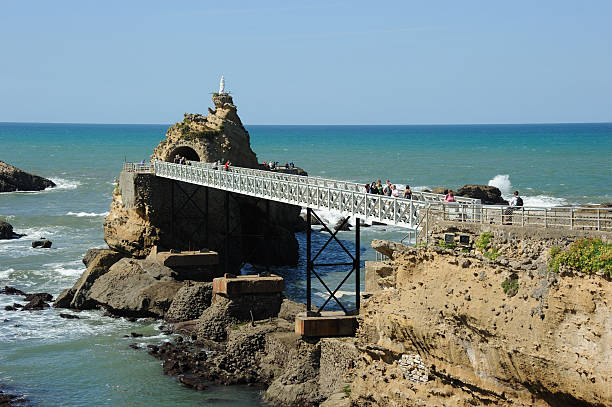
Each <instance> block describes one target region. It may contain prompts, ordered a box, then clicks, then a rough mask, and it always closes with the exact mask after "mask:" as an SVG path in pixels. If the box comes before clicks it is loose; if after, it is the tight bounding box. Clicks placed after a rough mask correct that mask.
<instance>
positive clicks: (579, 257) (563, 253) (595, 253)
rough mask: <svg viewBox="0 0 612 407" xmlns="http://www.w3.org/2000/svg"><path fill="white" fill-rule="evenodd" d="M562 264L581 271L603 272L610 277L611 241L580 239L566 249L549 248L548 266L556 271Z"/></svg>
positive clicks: (611, 270) (611, 274)
mask: <svg viewBox="0 0 612 407" xmlns="http://www.w3.org/2000/svg"><path fill="white" fill-rule="evenodd" d="M562 266H564V267H568V268H570V269H572V270H575V271H579V272H582V273H587V274H593V273H598V272H603V273H604V274H605V275H607V276H609V277H612V243H605V242H603V241H602V240H601V239H581V240H578V241H576V242H574V243H572V245H571V246H570V247H569V248H568V249H567V250H561V249H559V248H558V247H553V248H551V249H550V261H549V263H548V268H549V270H551V271H554V272H556V273H558V272H559V269H560V268H561V267H562Z"/></svg>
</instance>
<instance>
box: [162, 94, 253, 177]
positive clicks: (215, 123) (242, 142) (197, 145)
mask: <svg viewBox="0 0 612 407" xmlns="http://www.w3.org/2000/svg"><path fill="white" fill-rule="evenodd" d="M213 103H214V105H215V110H212V109H210V108H209V114H208V115H207V116H203V115H201V114H187V113H186V114H185V119H184V120H183V121H182V122H180V123H176V124H175V125H173V126H172V127H170V128H169V129H168V132H167V133H166V139H165V140H163V141H162V142H161V143H160V144H159V145H158V146H157V147H156V148H155V150H154V151H153V156H152V158H154V159H158V160H162V161H173V159H174V157H175V155H176V154H179V155H181V156H184V157H186V158H187V159H190V160H194V161H205V162H214V161H217V160H224V161H227V160H230V161H231V162H232V164H233V165H236V166H240V167H248V168H257V157H256V155H255V153H254V152H253V150H251V145H250V143H251V141H250V136H249V133H248V131H246V129H245V128H244V126H243V125H242V121H241V120H240V117H238V113H237V108H236V106H235V105H234V101H233V100H232V97H231V96H230V95H227V94H222V95H214V96H213ZM194 153H195V155H193V154H194Z"/></svg>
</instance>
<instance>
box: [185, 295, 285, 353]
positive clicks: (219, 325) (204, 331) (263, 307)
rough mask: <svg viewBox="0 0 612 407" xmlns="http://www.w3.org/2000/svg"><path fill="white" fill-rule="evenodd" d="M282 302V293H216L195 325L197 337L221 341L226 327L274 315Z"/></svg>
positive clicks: (225, 333) (225, 336)
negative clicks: (229, 294)
mask: <svg viewBox="0 0 612 407" xmlns="http://www.w3.org/2000/svg"><path fill="white" fill-rule="evenodd" d="M282 302H283V297H282V294H280V293H273V294H250V295H241V296H237V297H229V298H228V297H225V296H223V295H220V294H216V295H215V296H214V298H213V301H212V304H211V305H210V307H208V308H206V309H205V310H204V312H203V313H202V315H201V316H200V318H199V319H198V323H197V326H196V333H197V337H198V339H208V340H213V341H217V342H218V341H223V340H225V339H226V338H227V331H226V329H227V327H228V326H230V325H233V324H237V323H241V322H248V321H258V320H261V319H267V318H273V317H276V316H277V315H278V313H279V311H280V309H281V304H282Z"/></svg>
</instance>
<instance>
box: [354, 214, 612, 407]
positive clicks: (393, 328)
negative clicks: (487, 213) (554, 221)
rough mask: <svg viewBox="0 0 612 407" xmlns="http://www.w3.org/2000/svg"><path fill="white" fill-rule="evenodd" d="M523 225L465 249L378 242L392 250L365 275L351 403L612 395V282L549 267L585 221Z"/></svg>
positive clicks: (550, 402)
mask: <svg viewBox="0 0 612 407" xmlns="http://www.w3.org/2000/svg"><path fill="white" fill-rule="evenodd" d="M477 227H478V226H477V225H465V226H461V225H459V226H456V227H454V228H448V227H447V228H440V230H439V231H435V232H434V233H443V232H449V231H450V232H451V233H452V232H455V233H468V234H472V236H473V238H474V237H477V236H478V231H477V230H476V228H477ZM487 228H489V227H488V226H487ZM516 229H519V228H512V227H502V228H493V227H491V228H489V229H487V235H486V237H487V239H489V240H490V241H489V242H488V243H487V244H486V247H485V245H484V244H481V245H480V246H481V248H482V250H480V249H479V250H476V251H474V250H472V251H470V252H465V251H460V250H459V249H457V250H456V251H455V250H450V249H446V248H441V247H435V246H434V247H428V248H418V249H415V248H410V247H407V246H403V245H399V244H393V243H390V242H387V243H385V242H383V241H375V242H374V244H373V246H375V247H376V248H377V250H379V251H380V252H382V253H385V254H387V255H389V256H390V258H391V260H390V261H388V262H386V263H385V264H384V265H377V267H374V268H373V269H372V271H373V272H374V274H375V277H374V280H375V281H367V282H366V284H368V285H369V287H368V289H369V290H371V291H372V293H371V294H370V297H369V299H367V300H365V301H364V305H363V310H362V313H361V314H362V321H361V324H360V328H359V332H358V344H357V347H358V349H360V350H361V362H360V363H359V365H358V368H357V371H356V372H355V380H354V381H353V383H351V386H350V389H351V394H350V398H351V402H352V404H351V405H354V406H372V405H379V406H397V405H402V406H441V405H447V406H451V405H452V406H458V405H466V406H467V405H500V406H506V405H513V406H559V407H561V406H610V405H612V391H611V389H612V382H611V381H612V368H611V366H612V348H611V347H610V344H611V343H612V337H611V336H610V333H611V332H612V319H611V318H610V315H612V312H611V311H612V310H611V306H612V304H611V303H610V300H611V299H612V286H611V284H610V282H609V281H607V280H606V279H604V278H602V277H600V276H597V275H591V276H585V275H583V276H570V275H569V274H568V275H565V276H564V275H559V274H556V273H554V272H550V271H549V268H548V258H549V248H550V247H553V246H554V247H560V248H563V247H565V246H566V245H568V244H569V242H571V241H573V240H575V239H577V238H579V237H581V236H582V235H584V232H581V233H580V232H579V233H575V232H560V231H545V230H542V231H538V232H537V233H532V234H530V231H529V230H526V229H519V230H516ZM488 233H490V235H489V234H488ZM607 238H608V240H610V236H609V234H608V236H607ZM432 240H433V241H437V239H432ZM492 253H493V254H494V255H491V254H492ZM482 254H487V256H483V255H482Z"/></svg>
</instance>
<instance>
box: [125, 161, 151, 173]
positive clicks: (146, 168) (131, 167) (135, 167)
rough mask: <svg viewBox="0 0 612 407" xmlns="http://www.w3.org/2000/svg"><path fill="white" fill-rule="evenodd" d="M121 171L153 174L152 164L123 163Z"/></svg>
mask: <svg viewBox="0 0 612 407" xmlns="http://www.w3.org/2000/svg"><path fill="white" fill-rule="evenodd" d="M123 171H128V172H155V168H154V167H153V165H152V164H149V163H146V164H142V163H126V162H124V163H123Z"/></svg>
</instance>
